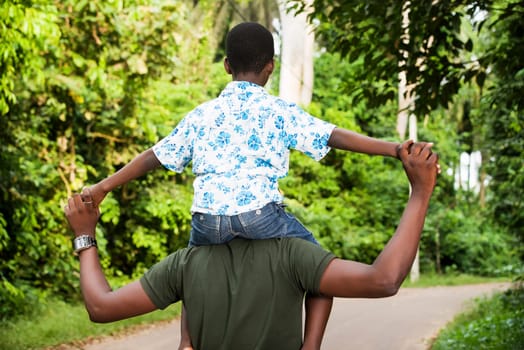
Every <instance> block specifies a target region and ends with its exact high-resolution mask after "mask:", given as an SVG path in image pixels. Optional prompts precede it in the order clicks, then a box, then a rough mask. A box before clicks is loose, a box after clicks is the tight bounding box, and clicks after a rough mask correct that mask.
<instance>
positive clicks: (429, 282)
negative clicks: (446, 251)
mask: <svg viewBox="0 0 524 350" xmlns="http://www.w3.org/2000/svg"><path fill="white" fill-rule="evenodd" d="M494 282H510V278H509V277H480V276H473V275H466V274H447V275H438V274H423V275H422V274H421V275H420V278H419V280H418V281H416V282H411V281H410V279H409V277H408V278H406V280H405V281H404V283H403V284H402V287H403V288H410V287H416V288H424V287H436V286H460V285H465V284H478V283H494Z"/></svg>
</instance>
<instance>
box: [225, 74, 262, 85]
mask: <svg viewBox="0 0 524 350" xmlns="http://www.w3.org/2000/svg"><path fill="white" fill-rule="evenodd" d="M233 80H234V81H249V82H250V83H253V84H257V85H260V86H262V87H264V86H265V85H266V83H267V80H268V77H266V76H265V75H264V74H257V73H254V72H248V73H239V74H236V75H235V76H233Z"/></svg>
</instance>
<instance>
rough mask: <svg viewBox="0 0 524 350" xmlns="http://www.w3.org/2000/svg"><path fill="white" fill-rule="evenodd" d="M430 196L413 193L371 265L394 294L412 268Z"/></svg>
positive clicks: (422, 193) (428, 194) (429, 194)
mask: <svg viewBox="0 0 524 350" xmlns="http://www.w3.org/2000/svg"><path fill="white" fill-rule="evenodd" d="M430 197H431V193H427V192H419V193H412V195H411V197H410V199H409V201H408V203H407V205H406V208H405V209H404V213H403V214H402V217H401V219H400V223H399V225H398V227H397V230H396V231H395V234H394V235H393V237H392V238H391V239H390V240H389V242H388V243H387V244H386V246H385V247H384V250H383V251H382V252H381V253H380V254H379V256H378V257H377V258H376V260H375V262H374V263H373V267H374V268H375V269H376V270H377V271H378V272H379V278H383V279H384V281H385V283H386V284H387V285H389V286H390V287H391V289H392V290H391V292H392V294H394V293H395V292H396V290H397V289H398V288H400V285H401V284H402V281H403V280H404V279H405V278H406V276H407V274H408V273H409V271H410V269H411V265H412V264H413V260H414V259H415V255H416V253H417V250H418V246H419V241H420V235H421V233H422V229H423V228H424V221H425V218H426V213H427V209H428V206H429V201H430Z"/></svg>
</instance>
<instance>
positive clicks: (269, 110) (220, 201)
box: [153, 81, 335, 215]
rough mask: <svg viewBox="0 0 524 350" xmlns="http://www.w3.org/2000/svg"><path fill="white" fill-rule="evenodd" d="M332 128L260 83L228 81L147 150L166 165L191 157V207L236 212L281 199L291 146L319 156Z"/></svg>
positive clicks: (218, 212)
mask: <svg viewBox="0 0 524 350" xmlns="http://www.w3.org/2000/svg"><path fill="white" fill-rule="evenodd" d="M334 128H335V125H333V124H330V123H327V122H325V121H322V120H320V119H317V118H315V117H313V116H311V115H309V114H308V113H306V112H305V111H303V110H302V109H301V108H300V107H298V106H297V105H296V104H294V103H288V102H285V101H284V100H282V99H280V98H278V97H275V96H272V95H270V94H269V93H268V92H267V91H266V90H265V89H264V88H263V87H261V86H259V85H256V84H253V83H250V82H246V81H233V82H230V83H229V84H228V85H227V86H226V88H225V89H224V90H223V91H222V93H221V94H220V96H219V97H218V98H216V99H213V100H211V101H209V102H206V103H203V104H202V105H200V106H198V107H197V108H195V109H194V110H193V111H191V112H190V113H188V114H187V115H186V116H185V117H184V119H182V121H180V123H179V124H178V125H177V126H176V128H175V129H174V130H173V131H172V132H171V133H170V134H169V135H168V136H166V137H165V138H164V139H162V140H160V141H159V142H158V143H157V144H156V145H154V146H153V151H154V153H155V155H156V156H157V158H158V160H159V161H160V162H161V163H162V164H163V165H164V166H165V167H166V168H167V169H170V170H172V171H176V172H181V171H182V170H183V169H184V167H185V166H186V165H187V164H188V163H189V162H190V161H193V172H194V174H195V175H196V178H195V181H194V183H193V187H194V198H193V205H192V207H191V211H192V212H200V213H207V214H213V215H236V214H239V213H242V212H246V211H250V210H255V209H258V208H261V207H263V206H264V205H266V204H267V203H269V202H281V201H282V200H283V196H282V194H281V193H280V191H279V189H278V179H279V178H282V177H284V176H286V175H287V173H288V169H289V151H290V149H296V150H299V151H301V152H303V153H305V154H307V155H308V156H310V157H311V158H313V159H315V160H320V159H322V158H323V157H324V156H325V155H326V154H327V153H328V152H329V150H330V148H329V147H328V145H327V143H328V140H329V137H330V135H331V132H332V131H333V129H334Z"/></svg>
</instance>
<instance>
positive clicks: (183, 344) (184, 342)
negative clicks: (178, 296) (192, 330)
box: [178, 304, 193, 350]
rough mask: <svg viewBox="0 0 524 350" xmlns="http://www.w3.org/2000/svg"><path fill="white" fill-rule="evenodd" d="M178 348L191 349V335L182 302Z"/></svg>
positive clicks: (181, 349) (182, 349)
mask: <svg viewBox="0 0 524 350" xmlns="http://www.w3.org/2000/svg"><path fill="white" fill-rule="evenodd" d="M178 350H193V344H191V336H190V335H189V328H188V326H187V319H186V308H185V306H184V304H182V315H181V316H180V345H179V346H178Z"/></svg>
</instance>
